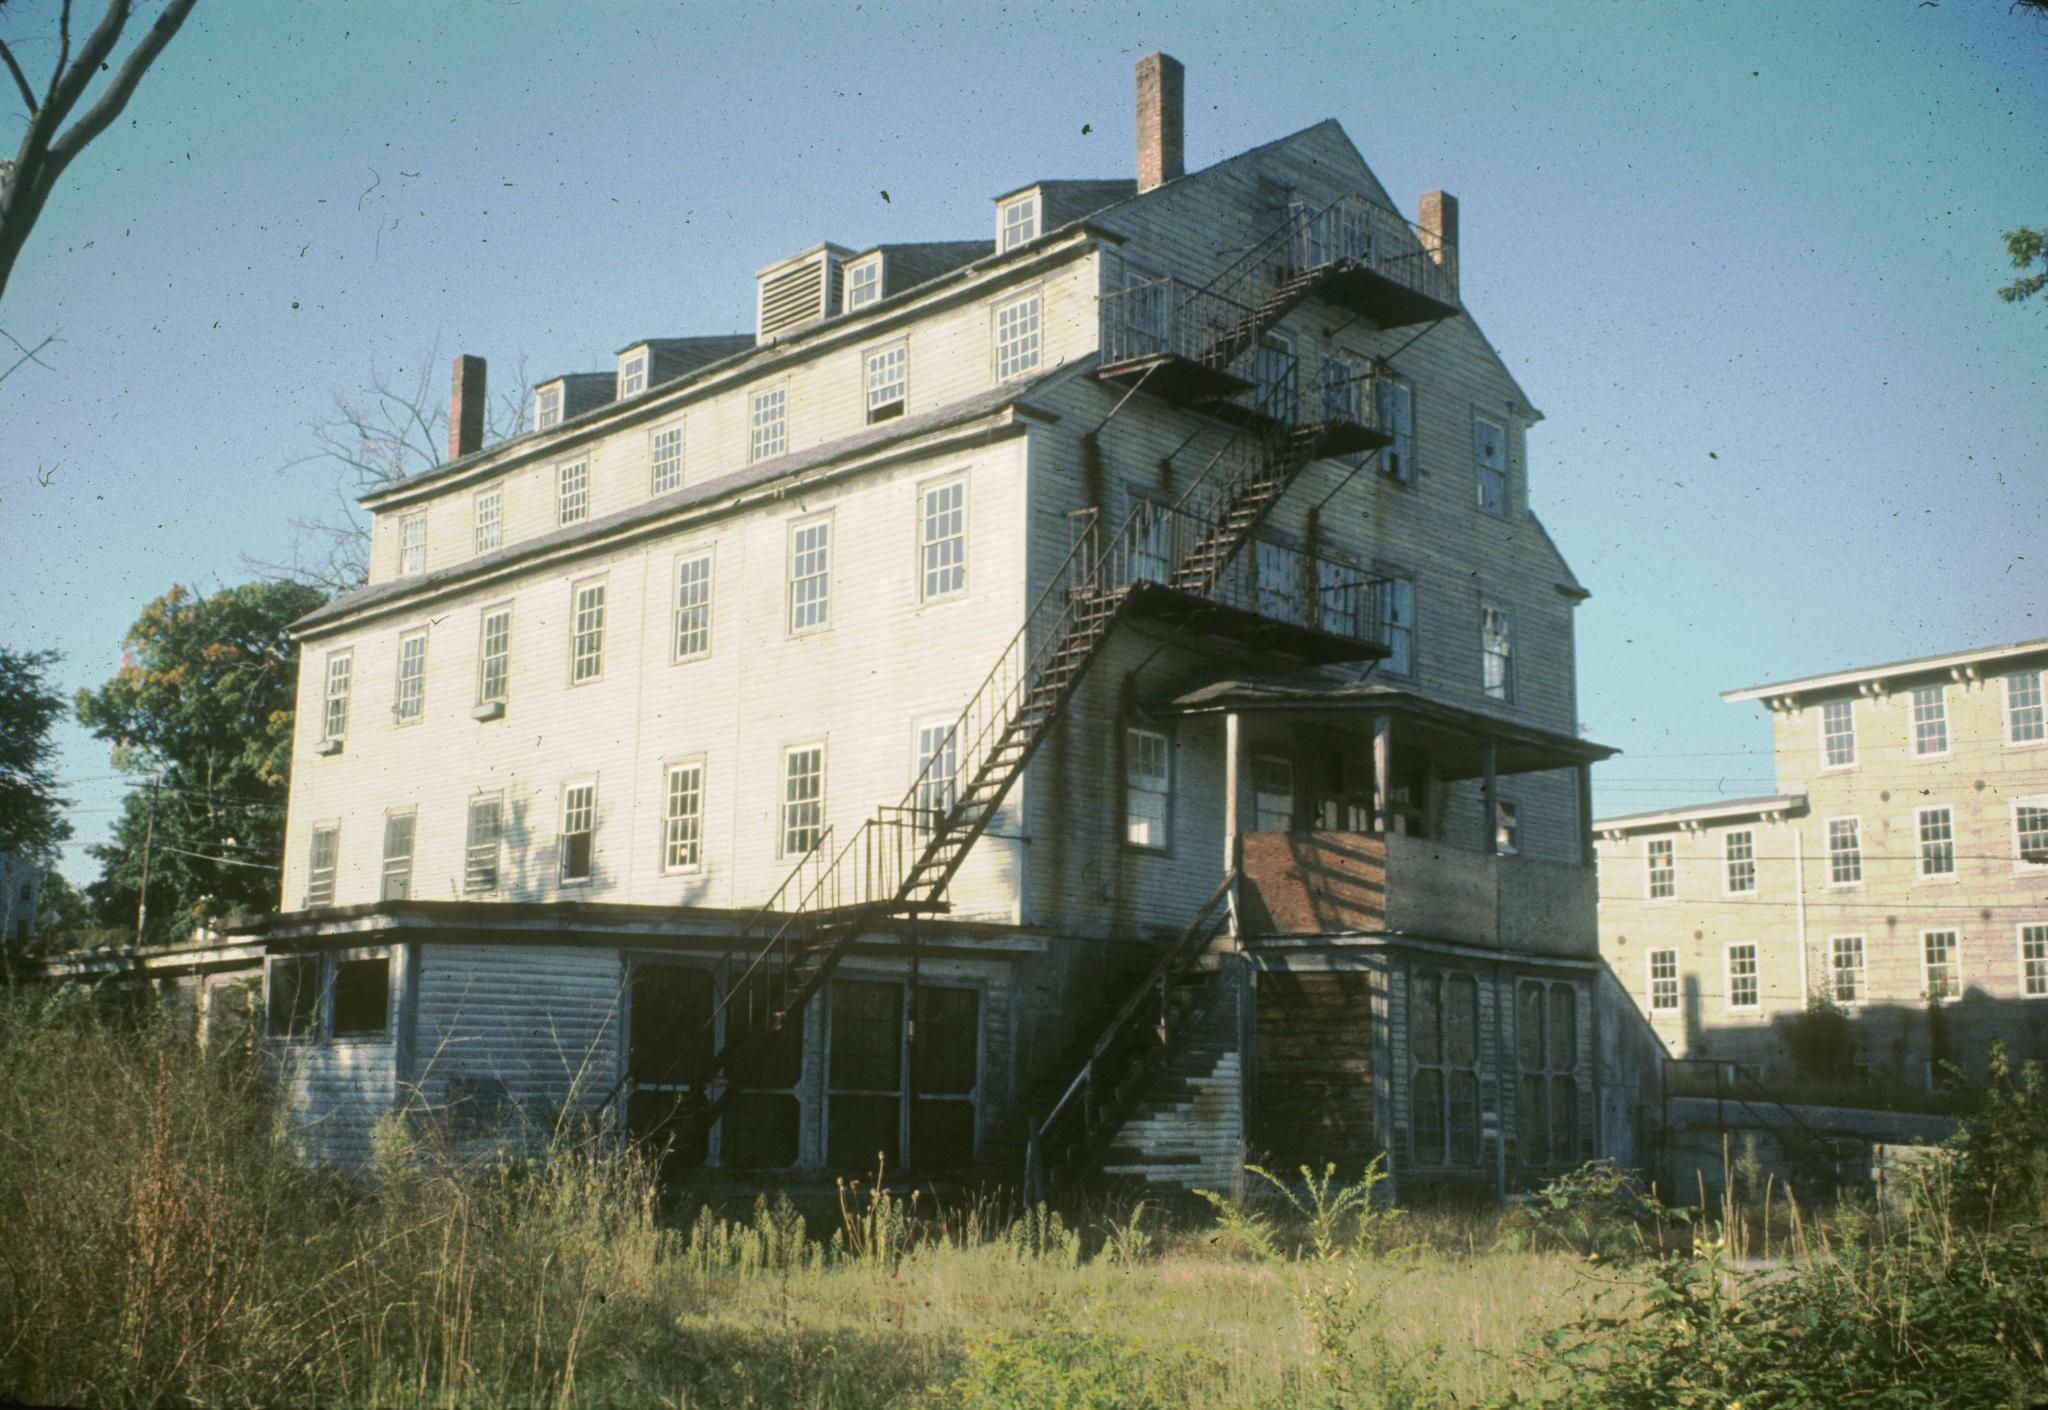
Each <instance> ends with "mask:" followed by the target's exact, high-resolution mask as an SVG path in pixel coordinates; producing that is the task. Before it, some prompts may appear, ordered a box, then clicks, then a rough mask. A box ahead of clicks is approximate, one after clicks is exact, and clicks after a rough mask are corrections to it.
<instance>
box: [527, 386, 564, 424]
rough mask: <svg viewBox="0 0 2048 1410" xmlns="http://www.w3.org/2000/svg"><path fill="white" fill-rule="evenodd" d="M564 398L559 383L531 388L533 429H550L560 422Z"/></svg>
mask: <svg viewBox="0 0 2048 1410" xmlns="http://www.w3.org/2000/svg"><path fill="white" fill-rule="evenodd" d="M564 401H565V398H564V396H563V389H562V388H561V386H559V385H552V386H544V387H535V388H534V389H533V429H534V430H536V431H552V430H554V428H555V427H557V426H559V425H561V424H562V410H563V405H564Z"/></svg>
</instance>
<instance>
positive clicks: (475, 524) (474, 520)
mask: <svg viewBox="0 0 2048 1410" xmlns="http://www.w3.org/2000/svg"><path fill="white" fill-rule="evenodd" d="M486 503H489V504H490V506H491V515H490V519H489V521H488V522H489V524H490V527H491V534H492V538H491V541H490V542H489V543H485V542H484V525H485V522H486V520H485V517H484V505H485V504H486ZM504 546H505V482H504V481H503V480H493V481H492V482H491V483H490V484H488V485H484V486H483V487H481V488H480V489H478V490H477V492H476V493H475V494H473V495H471V496H470V497H469V551H470V554H471V556H472V557H479V556H481V555H483V554H486V553H492V552H495V551H497V550H498V549H501V548H503V547H504Z"/></svg>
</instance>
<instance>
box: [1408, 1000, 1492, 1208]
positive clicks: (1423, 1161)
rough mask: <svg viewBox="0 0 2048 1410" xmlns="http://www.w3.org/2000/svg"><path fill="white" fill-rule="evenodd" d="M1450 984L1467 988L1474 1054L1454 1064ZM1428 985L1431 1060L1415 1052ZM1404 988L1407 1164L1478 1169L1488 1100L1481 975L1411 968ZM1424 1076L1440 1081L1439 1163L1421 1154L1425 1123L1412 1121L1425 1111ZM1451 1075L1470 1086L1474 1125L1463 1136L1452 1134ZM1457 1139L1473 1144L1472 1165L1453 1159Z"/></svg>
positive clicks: (1483, 1150)
mask: <svg viewBox="0 0 2048 1410" xmlns="http://www.w3.org/2000/svg"><path fill="white" fill-rule="evenodd" d="M1454 979H1457V980H1462V981H1464V982H1465V983H1466V984H1467V985H1469V986H1470V989H1471V998H1472V1015H1471V1017H1472V1052H1471V1056H1470V1059H1469V1061H1465V1062H1454V1061H1453V1060H1452V1057H1451V1041H1450V1039H1451V1023H1450V1019H1451V1014H1452V1008H1451V992H1450V991H1451V982H1452V980H1454ZM1429 980H1434V981H1435V995H1434V999H1435V1004H1434V1008H1435V1012H1434V1013H1433V1014H1431V1018H1432V1020H1433V1025H1434V1031H1435V1038H1436V1054H1435V1056H1434V1057H1430V1056H1426V1055H1424V1054H1422V1053H1418V1052H1417V1051H1416V1036H1417V1034H1418V1032H1420V1031H1422V1029H1421V1026H1420V1025H1418V1024H1417V1023H1416V1021H1415V1020H1416V1015H1417V1014H1419V1013H1421V1012H1423V1011H1424V1004H1425V1002H1426V1000H1425V998H1424V996H1423V993H1422V989H1423V986H1424V984H1425V983H1426V982H1427V981H1429ZM1407 988H1408V993H1407V1009H1408V1013H1407V1024H1406V1027H1407V1030H1408V1037H1407V1042H1406V1043H1405V1047H1406V1048H1407V1052H1406V1053H1405V1054H1404V1055H1403V1056H1404V1057H1405V1058H1406V1067H1407V1074H1408V1131H1407V1135H1408V1140H1407V1143H1406V1144H1407V1147H1408V1159H1409V1163H1410V1165H1411V1167H1413V1168H1415V1169H1418V1170H1430V1171H1451V1170H1478V1169H1482V1168H1484V1165H1485V1161H1486V1099H1485V1094H1484V1081H1483V1077H1482V1068H1483V1066H1484V1063H1483V1061H1482V1055H1483V1053H1484V1051H1485V1048H1486V1041H1485V1037H1486V1035H1485V1033H1484V1032H1483V1025H1484V1023H1485V1019H1484V1017H1483V1014H1482V1009H1481V1005H1480V1002H1479V998H1480V989H1481V984H1480V980H1479V974H1478V972H1477V971H1474V970H1469V969H1455V968H1447V967H1441V966H1438V965H1410V966H1409V967H1408V985H1407ZM1424 1073H1432V1074H1435V1075H1436V1076H1437V1078H1438V1091H1437V1101H1438V1104H1439V1109H1438V1110H1437V1111H1435V1112H1434V1113H1432V1115H1433V1116H1434V1117H1436V1118H1440V1120H1437V1121H1435V1122H1433V1125H1434V1126H1435V1130H1436V1133H1437V1135H1438V1137H1439V1140H1438V1144H1439V1145H1440V1146H1441V1149H1442V1155H1441V1158H1438V1159H1428V1158H1426V1157H1427V1156H1429V1155H1434V1154H1435V1152H1434V1151H1425V1150H1424V1148H1423V1143H1422V1136H1421V1133H1422V1131H1423V1123H1422V1122H1420V1121H1418V1120H1417V1119H1416V1114H1417V1113H1418V1112H1419V1111H1421V1110H1423V1107H1424V1103H1423V1094H1422V1090H1421V1087H1422V1084H1421V1082H1420V1080H1419V1079H1420V1078H1421V1076H1422V1075H1423V1074H1424ZM1454 1076H1456V1077H1463V1078H1466V1079H1468V1080H1469V1081H1470V1083H1471V1089H1470V1090H1471V1093H1472V1101H1473V1111H1472V1123H1471V1126H1470V1127H1469V1128H1468V1129H1466V1130H1464V1131H1459V1130H1457V1129H1455V1127H1454V1123H1453V1121H1452V1111H1453V1107H1454V1105H1455V1103H1454V1101H1453V1097H1452V1080H1451V1079H1452V1078H1453V1077H1454ZM1460 1135H1463V1136H1466V1137H1467V1138H1469V1139H1470V1141H1471V1152H1472V1158H1471V1159H1470V1160H1464V1159H1457V1158H1454V1144H1455V1142H1456V1140H1457V1138H1458V1137H1459V1136H1460Z"/></svg>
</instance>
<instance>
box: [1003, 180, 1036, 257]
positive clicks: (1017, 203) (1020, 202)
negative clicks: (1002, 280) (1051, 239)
mask: <svg viewBox="0 0 2048 1410" xmlns="http://www.w3.org/2000/svg"><path fill="white" fill-rule="evenodd" d="M1043 194H1044V193H1043V192H1039V191H1031V192H1027V193H1026V194H1024V195H1022V196H1013V197H1012V198H1010V199H1009V200H1007V201H1003V202H1000V203H999V204H998V205H997V206H996V253H997V254H999V255H1002V254H1008V253H1009V252H1010V251H1011V250H1021V249H1023V248H1024V247H1025V246H1026V245H1028V244H1030V243H1031V242H1032V241H1033V240H1036V239H1038V238H1039V237H1040V236H1041V235H1043V234H1045V202H1044V200H1043V199H1042V198H1043ZM1020 208H1023V209H1028V210H1030V212H1031V233H1030V234H1029V235H1026V236H1025V237H1024V238H1023V239H1021V240H1016V241H1012V240H1011V239H1010V212H1011V211H1013V210H1017V209H1020Z"/></svg>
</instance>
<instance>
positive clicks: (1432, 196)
mask: <svg viewBox="0 0 2048 1410" xmlns="http://www.w3.org/2000/svg"><path fill="white" fill-rule="evenodd" d="M1415 214H1416V219H1415V223H1416V224H1417V225H1418V226H1420V227H1421V228H1422V247H1423V248H1424V249H1426V250H1428V251H1429V257H1430V258H1431V259H1433V260H1435V261H1436V262H1437V264H1438V265H1440V266H1441V267H1442V268H1443V271H1444V273H1446V274H1448V275H1450V276H1451V292H1452V293H1453V294H1455V293H1457V292H1458V198H1457V197H1456V196H1453V195H1452V194H1451V193H1450V192H1448V191H1425V192H1423V193H1422V203H1421V207H1420V209H1418V210H1417V211H1416V213H1415Z"/></svg>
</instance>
